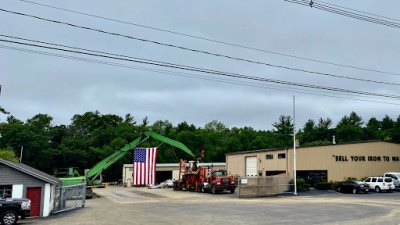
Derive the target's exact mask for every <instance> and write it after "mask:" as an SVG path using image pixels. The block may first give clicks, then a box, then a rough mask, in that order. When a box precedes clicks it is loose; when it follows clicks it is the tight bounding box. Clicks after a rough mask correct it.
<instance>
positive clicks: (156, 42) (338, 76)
mask: <svg viewBox="0 0 400 225" xmlns="http://www.w3.org/2000/svg"><path fill="white" fill-rule="evenodd" d="M0 11H3V12H7V13H11V14H16V15H21V16H26V17H30V18H35V19H39V20H43V21H47V22H52V23H57V24H62V25H67V26H71V27H74V28H80V29H85V30H90V31H95V32H100V33H103V34H108V35H114V36H119V37H124V38H128V39H133V40H137V41H142V42H147V43H152V44H156V45H161V46H167V47H173V48H178V49H181V50H186V51H191V52H195V53H202V54H206V55H212V56H217V57H222V58H227V59H231V60H237V61H244V62H248V63H252V64H258V65H264V66H269V67H275V68H280V69H286V70H291V71H296V72H304V73H309V74H317V75H322V76H328V77H334V78H341V79H348V80H355V81H362V82H372V83H377V84H383V85H396V86H400V83H394V82H384V81H377V80H371V79H362V78H355V77H349V76H343V75H336V74H331V73H323V72H316V71H310V70H305V69H299V68H292V67H288V66H282V65H274V64H270V63H265V62H260V61H254V60H249V59H244V58H238V57H233V56H228V55H223V54H219V53H212V52H208V51H204V50H198V49H192V48H187V47H183V46H178V45H173V44H166V43H162V42H158V41H153V40H148V39H143V38H137V37H133V36H129V35H125V34H119V33H114V32H108V31H104V30H100V29H96V28H90V27H85V26H80V25H75V24H71V23H67V22H62V21H57V20H52V19H46V18H42V17H38V16H35V15H29V14H25V13H20V12H15V11H9V10H6V9H1V8H0Z"/></svg>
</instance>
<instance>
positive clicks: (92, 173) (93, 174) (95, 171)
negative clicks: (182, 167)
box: [85, 131, 195, 185]
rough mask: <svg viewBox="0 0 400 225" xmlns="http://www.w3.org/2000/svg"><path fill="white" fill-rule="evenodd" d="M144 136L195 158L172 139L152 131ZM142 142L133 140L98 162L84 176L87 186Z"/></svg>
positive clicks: (184, 147)
mask: <svg viewBox="0 0 400 225" xmlns="http://www.w3.org/2000/svg"><path fill="white" fill-rule="evenodd" d="M145 135H146V136H147V137H152V138H154V139H156V140H159V141H162V142H164V143H167V144H169V145H172V146H175V147H177V148H179V149H181V150H183V151H184V152H186V153H188V154H189V155H191V156H193V157H195V155H194V154H193V153H192V151H190V149H189V148H187V147H186V146H185V145H184V144H182V143H181V142H179V141H175V140H172V139H169V138H167V137H164V136H162V135H160V134H157V133H154V132H152V131H146V132H145ZM141 140H142V137H138V138H137V139H135V140H134V141H132V142H131V143H129V144H127V145H125V146H124V147H123V148H121V149H120V150H119V151H116V152H114V153H113V154H112V155H110V156H108V157H107V158H105V159H103V160H102V161H100V162H99V163H97V164H96V165H95V166H94V167H93V168H92V169H91V170H89V172H88V173H87V174H86V175H85V177H86V180H87V181H88V184H89V185H91V184H92V183H93V181H94V180H95V179H96V178H97V177H98V176H99V175H100V173H101V172H102V171H103V170H105V169H107V168H108V167H109V166H111V165H112V164H113V163H115V162H116V161H118V160H119V159H120V158H122V157H123V156H125V155H126V154H127V153H128V152H129V151H130V150H132V149H133V148H135V147H136V146H137V145H138V144H139V143H140V141H141Z"/></svg>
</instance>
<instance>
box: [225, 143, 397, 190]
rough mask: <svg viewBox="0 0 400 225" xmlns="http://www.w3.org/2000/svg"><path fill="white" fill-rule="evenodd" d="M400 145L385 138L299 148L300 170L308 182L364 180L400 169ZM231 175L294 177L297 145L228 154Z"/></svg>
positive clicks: (300, 174) (301, 175) (227, 163)
mask: <svg viewBox="0 0 400 225" xmlns="http://www.w3.org/2000/svg"><path fill="white" fill-rule="evenodd" d="M399 159H400V144H394V143H388V142H383V141H367V142H353V143H344V144H331V145H325V146H313V147H297V148H296V164H297V166H296V168H297V169H296V171H297V177H298V178H304V179H305V180H306V182H307V183H310V184H315V183H317V182H319V181H341V180H345V179H347V178H348V177H356V178H358V179H361V178H363V177H367V176H383V174H384V173H385V172H394V171H400V160H399ZM226 168H227V171H228V174H237V175H239V176H241V177H252V176H269V175H276V174H280V173H286V172H287V173H289V174H290V177H291V178H293V148H288V149H263V150H255V151H246V152H234V153H229V154H227V155H226Z"/></svg>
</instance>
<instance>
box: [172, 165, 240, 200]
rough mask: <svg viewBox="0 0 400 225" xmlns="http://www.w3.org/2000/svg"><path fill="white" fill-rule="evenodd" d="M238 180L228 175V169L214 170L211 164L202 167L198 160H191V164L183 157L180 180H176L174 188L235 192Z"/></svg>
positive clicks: (180, 166)
mask: <svg viewBox="0 0 400 225" xmlns="http://www.w3.org/2000/svg"><path fill="white" fill-rule="evenodd" d="M235 188H236V182H235V179H233V178H232V177H229V176H227V174H226V170H214V169H213V168H212V166H211V168H210V167H207V168H202V167H199V166H198V161H189V165H187V164H186V162H185V161H183V160H182V159H181V160H180V163H179V180H176V181H174V190H183V189H185V190H187V191H190V190H195V191H198V192H208V191H211V192H212V193H213V194H215V193H217V192H220V191H224V190H229V191H230V192H231V193H234V192H235Z"/></svg>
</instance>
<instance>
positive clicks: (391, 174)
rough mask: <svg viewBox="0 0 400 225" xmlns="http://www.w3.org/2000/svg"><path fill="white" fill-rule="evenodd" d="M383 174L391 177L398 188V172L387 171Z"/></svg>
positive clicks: (399, 182)
mask: <svg viewBox="0 0 400 225" xmlns="http://www.w3.org/2000/svg"><path fill="white" fill-rule="evenodd" d="M383 176H384V177H390V178H392V180H393V184H394V186H395V188H400V172H387V173H385V174H384V175H383Z"/></svg>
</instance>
